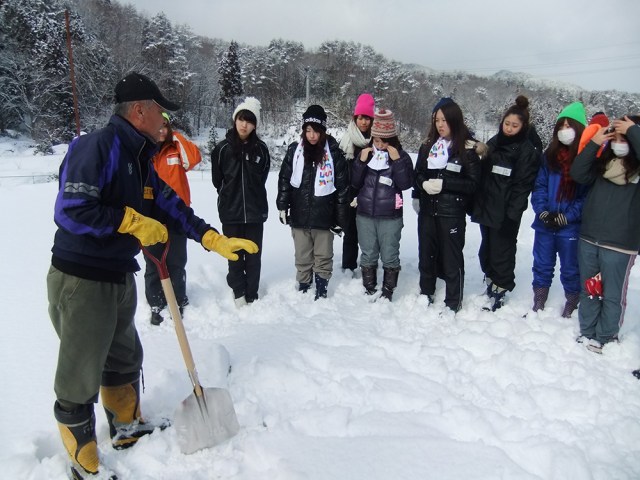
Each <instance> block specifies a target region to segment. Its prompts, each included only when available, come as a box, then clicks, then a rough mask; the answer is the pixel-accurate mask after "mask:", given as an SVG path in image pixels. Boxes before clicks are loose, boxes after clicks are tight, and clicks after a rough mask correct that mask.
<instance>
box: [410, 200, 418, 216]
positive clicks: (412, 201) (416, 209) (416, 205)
mask: <svg viewBox="0 0 640 480" xmlns="http://www.w3.org/2000/svg"><path fill="white" fill-rule="evenodd" d="M411 205H412V206H413V209H414V210H415V211H416V213H420V199H419V198H412V199H411Z"/></svg>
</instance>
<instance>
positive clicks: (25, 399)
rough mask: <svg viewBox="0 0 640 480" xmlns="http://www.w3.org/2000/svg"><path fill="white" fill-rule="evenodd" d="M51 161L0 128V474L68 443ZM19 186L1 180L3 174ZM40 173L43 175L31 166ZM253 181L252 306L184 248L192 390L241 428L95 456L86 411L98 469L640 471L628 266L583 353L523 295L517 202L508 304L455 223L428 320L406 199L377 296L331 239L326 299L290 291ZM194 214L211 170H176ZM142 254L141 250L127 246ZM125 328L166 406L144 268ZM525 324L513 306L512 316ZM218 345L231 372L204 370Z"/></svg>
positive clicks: (40, 460)
mask: <svg viewBox="0 0 640 480" xmlns="http://www.w3.org/2000/svg"><path fill="white" fill-rule="evenodd" d="M64 150H65V149H64V147H59V149H58V150H57V151H56V155H53V156H48V157H42V156H37V157H34V156H32V155H31V151H30V150H29V149H25V148H24V144H22V143H21V142H16V141H10V140H8V139H6V138H2V139H0V177H1V178H0V205H3V208H1V209H0V224H2V226H3V227H2V231H3V233H2V235H0V252H2V253H1V254H0V257H1V258H2V263H1V265H2V268H3V272H4V274H3V275H0V291H2V296H1V298H2V311H3V315H2V316H3V318H4V321H3V328H2V335H1V336H0V368H1V371H2V380H1V382H2V388H1V390H2V406H1V408H0V441H1V444H2V445H4V447H3V449H2V451H1V453H0V471H1V472H2V473H0V477H2V478H10V479H12V480H13V479H31V480H41V479H63V478H66V476H65V468H66V454H65V453H64V451H63V447H62V444H61V442H60V439H59V434H58V431H57V426H56V423H55V421H54V418H53V412H52V406H53V401H54V394H53V375H54V371H55V365H56V358H57V349H58V341H57V337H56V335H55V332H54V330H53V327H52V326H51V324H50V321H49V318H48V315H47V295H46V287H45V276H46V272H47V270H48V268H49V263H50V248H51V243H52V238H53V233H54V231H55V226H54V223H53V220H52V216H53V203H54V198H55V195H56V192H57V184H56V183H55V182H44V181H43V180H44V179H46V178H47V176H48V175H49V174H51V173H55V172H56V171H57V166H58V164H59V163H60V160H61V159H62V155H63V153H64ZM16 175H19V176H23V177H21V178H6V177H8V176H16ZM40 175H42V176H40ZM276 179H277V173H276V172H272V174H271V176H270V179H269V182H268V188H269V198H270V200H271V202H272V203H271V209H272V210H271V212H272V215H271V218H270V219H269V221H268V222H267V224H266V228H265V241H264V253H263V275H262V283H261V292H260V295H261V298H260V300H259V301H258V302H256V303H254V304H252V305H249V306H247V307H244V308H241V309H236V308H235V306H234V303H233V300H232V295H231V293H230V290H229V289H228V287H227V285H226V283H225V275H226V271H227V265H226V261H225V260H224V259H222V258H221V257H219V256H217V255H216V254H213V253H208V252H206V251H205V250H204V249H203V248H202V247H201V246H199V245H198V244H195V243H194V242H191V244H190V247H189V264H188V267H187V268H188V293H189V297H190V300H191V305H190V306H189V307H188V308H187V309H186V311H185V318H184V321H185V326H186V329H187V335H188V337H189V340H190V342H191V347H192V349H193V353H194V356H195V360H196V365H197V367H198V371H199V374H200V380H201V383H202V385H203V386H205V387H214V386H223V387H228V388H229V390H230V393H231V396H232V397H233V402H234V405H235V408H236V411H237V414H238V419H239V421H240V424H241V430H240V433H239V434H238V435H237V436H236V437H234V438H233V439H231V440H230V441H229V442H227V443H225V444H222V445H220V446H217V447H215V448H211V449H208V450H204V451H200V452H197V453H195V454H192V455H183V454H182V453H181V452H180V450H179V447H178V443H177V438H176V434H175V430H174V429H172V428H169V429H167V430H165V431H163V432H159V433H154V434H153V435H151V436H149V437H146V438H143V439H142V440H140V442H139V443H138V445H136V446H135V447H134V448H132V449H130V450H126V451H120V452H117V451H115V450H112V449H111V447H110V443H109V439H108V429H107V425H106V420H105V417H104V415H103V413H102V409H101V407H100V406H99V405H98V406H97V410H96V413H97V433H98V440H99V449H100V454H101V457H102V461H103V463H104V464H105V465H107V466H109V467H110V468H112V469H113V470H114V471H116V472H117V473H118V475H119V478H121V479H136V480H141V479H166V480H173V479H243V480H244V479H246V480H249V479H251V480H254V479H278V480H285V479H286V480H307V479H310V480H325V479H345V480H346V479H349V480H359V479H363V480H364V479H366V480H378V479H379V480H388V479H429V478H434V479H436V478H437V479H439V480H450V479H509V480H511V479H527V480H534V479H554V480H582V479H598V480H615V479H618V480H623V479H638V478H640V421H639V418H640V382H639V381H638V380H636V379H635V378H634V377H633V376H632V375H631V373H630V372H631V370H633V369H635V368H638V367H639V366H640V323H639V322H638V314H639V313H640V301H639V300H638V298H639V296H638V290H639V289H640V278H639V277H640V273H638V270H635V271H634V272H632V278H631V285H630V289H629V305H628V310H627V317H626V318H627V321H626V323H625V324H624V326H623V328H622V331H621V334H622V341H621V343H620V344H617V345H616V344H613V345H607V346H606V347H605V348H604V351H603V355H597V354H594V353H591V352H589V351H587V350H586V349H584V348H583V347H582V346H580V345H579V344H577V343H575V341H574V338H575V337H576V334H577V333H578V330H577V312H576V313H574V318H572V319H570V320H567V319H563V318H561V317H560V311H561V308H562V305H563V301H564V299H563V294H562V288H561V286H560V285H559V281H556V283H555V284H554V286H553V288H552V292H551V295H550V299H549V302H548V306H547V309H546V310H545V311H543V312H539V313H537V314H536V313H533V312H531V311H529V308H530V305H531V299H532V294H531V286H530V284H531V244H532V237H533V236H532V230H531V229H530V228H529V225H530V224H531V212H530V211H528V212H527V213H526V215H525V218H524V219H523V222H522V227H521V230H520V236H519V244H518V245H519V249H518V266H517V279H516V281H517V283H518V286H517V287H516V289H515V291H514V292H513V293H512V294H511V295H509V297H508V302H507V304H506V306H505V307H504V308H503V309H501V310H499V311H498V312H496V313H489V312H484V311H482V310H481V308H480V307H481V304H482V303H483V298H482V292H483V289H484V287H483V284H482V273H481V272H480V269H479V266H478V262H477V257H476V252H477V249H478V245H479V239H480V236H479V232H478V227H477V225H475V224H471V223H470V224H469V225H468V228H467V246H466V249H465V253H466V262H467V264H466V271H467V278H466V286H465V301H464V308H463V309H462V311H461V312H459V313H458V314H457V315H456V316H455V317H454V316H452V315H451V314H450V313H448V312H444V313H443V309H444V304H443V303H442V301H443V296H444V292H443V285H441V284H439V289H438V291H437V293H436V303H435V305H433V306H430V307H427V304H426V302H425V298H422V297H420V296H419V295H418V274H417V238H416V217H415V214H414V212H413V210H411V208H406V209H405V228H404V230H403V238H402V245H401V258H402V268H403V269H402V272H401V275H400V280H399V286H398V289H397V291H396V294H395V296H394V302H393V303H388V302H384V301H380V302H377V303H370V301H369V299H368V297H365V296H364V295H363V294H362V292H363V290H362V287H361V284H360V280H358V279H352V278H351V277H350V275H346V274H344V273H342V272H341V271H340V263H339V258H340V253H341V242H340V240H339V239H336V242H335V259H334V267H335V270H334V276H333V278H332V279H331V281H330V284H329V298H328V299H327V300H322V301H318V302H314V301H313V296H312V295H302V294H300V293H298V292H297V291H296V290H295V281H294V278H295V277H294V276H295V269H294V261H293V242H292V240H291V236H290V232H289V229H288V228H287V227H284V226H282V225H281V224H280V223H279V222H278V220H277V218H276V217H277V216H276V215H275V214H274V211H275V205H274V203H275V201H274V199H275V192H276ZM190 180H191V185H192V191H193V200H194V208H195V210H196V212H198V214H199V215H200V216H202V217H204V218H205V219H207V220H208V221H209V222H210V223H212V224H213V225H214V226H219V222H218V219H217V211H216V207H215V205H216V194H215V191H214V189H213V187H212V185H211V183H210V179H209V173H208V172H206V171H205V172H192V173H191V174H190ZM139 261H140V262H141V264H142V263H143V262H142V259H141V258H139ZM137 281H138V287H139V295H138V297H139V308H138V313H137V316H136V322H137V325H138V329H139V332H140V335H141V337H142V342H143V345H144V347H145V363H144V378H145V385H146V389H145V391H144V394H143V396H142V409H143V414H144V415H145V416H147V417H162V416H164V417H169V418H171V417H173V412H174V409H175V408H176V406H177V405H178V404H179V403H180V402H181V400H182V399H184V398H185V397H186V396H188V395H189V394H190V393H191V386H190V382H189V379H188V377H187V374H186V370H185V367H184V363H183V361H182V357H181V355H180V351H179V347H178V343H177V340H176V336H175V332H174V330H173V323H172V322H171V321H170V320H167V321H165V322H164V323H163V324H162V325H160V326H159V327H154V326H152V325H150V324H149V311H148V307H147V305H146V304H145V301H144V295H143V288H144V283H143V275H142V274H139V275H138V276H137ZM525 314H527V315H526V317H524V318H523V315H525ZM222 348H226V349H227V350H228V352H229V354H230V358H231V362H232V364H233V370H232V373H231V375H230V376H229V377H228V378H225V377H224V375H222V374H221V367H220V365H219V364H218V362H217V359H218V358H219V353H220V350H221V349H222Z"/></svg>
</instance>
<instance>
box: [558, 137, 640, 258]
mask: <svg viewBox="0 0 640 480" xmlns="http://www.w3.org/2000/svg"><path fill="white" fill-rule="evenodd" d="M626 137H627V140H628V141H629V143H630V144H631V145H632V146H633V149H634V150H635V151H636V152H640V126H638V125H633V126H632V127H629V129H628V130H627V134H626ZM599 148H600V147H599V146H598V144H596V143H595V142H589V143H588V144H587V145H586V146H585V148H584V150H582V152H581V153H579V154H578V156H577V157H576V158H575V159H574V161H573V165H572V166H571V176H572V177H573V179H574V180H575V181H576V182H578V183H581V184H584V185H590V186H591V188H590V190H589V193H587V198H586V200H585V202H584V207H583V209H582V225H581V227H580V237H581V238H583V239H584V240H586V241H588V242H591V243H593V244H596V245H599V246H602V247H610V248H613V249H617V250H625V251H630V252H638V250H640V182H638V181H637V177H636V180H635V182H636V183H629V184H626V185H618V184H616V183H614V182H612V181H610V180H607V179H606V178H604V176H602V175H599V174H598V173H597V172H596V170H595V169H594V163H595V161H596V158H597V154H598V149H599Z"/></svg>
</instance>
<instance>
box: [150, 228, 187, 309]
mask: <svg viewBox="0 0 640 480" xmlns="http://www.w3.org/2000/svg"><path fill="white" fill-rule="evenodd" d="M169 241H170V244H169V252H167V269H168V270H169V277H170V278H171V285H173V291H174V292H175V294H176V300H177V301H178V305H180V306H185V305H187V304H188V303H189V299H188V298H187V271H186V270H185V267H186V266H187V237H185V236H184V235H182V234H180V233H177V232H172V231H171V230H169ZM164 247H165V245H164V244H162V243H158V244H156V245H150V246H148V247H146V248H147V250H149V252H151V254H152V255H153V256H154V257H156V258H160V257H162V253H163V251H164ZM144 260H145V263H146V267H145V271H144V294H145V297H146V298H147V302H148V303H149V306H150V307H151V308H152V309H153V310H156V311H158V312H159V311H160V310H162V309H163V308H165V307H166V306H167V299H166V298H165V297H164V291H163V290H162V284H161V283H160V275H159V274H158V267H156V265H155V263H153V262H152V261H151V260H149V259H148V258H147V257H146V256H145V257H144Z"/></svg>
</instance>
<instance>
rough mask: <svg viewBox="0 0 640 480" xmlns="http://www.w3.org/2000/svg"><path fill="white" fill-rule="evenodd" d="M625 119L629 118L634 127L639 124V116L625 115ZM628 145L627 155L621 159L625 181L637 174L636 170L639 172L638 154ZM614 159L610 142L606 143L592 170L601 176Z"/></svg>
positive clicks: (639, 160)
mask: <svg viewBox="0 0 640 480" xmlns="http://www.w3.org/2000/svg"><path fill="white" fill-rule="evenodd" d="M627 118H629V120H631V121H632V122H633V123H635V124H636V125H637V124H640V115H627ZM620 120H624V117H622V118H621V119H620ZM623 136H624V137H625V139H626V138H627V136H626V135H623ZM627 142H628V141H627ZM628 143H629V153H628V154H627V155H626V156H625V157H624V158H622V164H623V166H624V169H625V178H626V179H627V181H628V180H629V178H631V177H632V176H633V175H635V174H636V173H638V170H640V159H639V158H638V156H639V155H640V152H636V151H635V149H634V148H633V145H632V144H631V142H628ZM614 158H616V154H615V153H613V149H612V148H611V142H608V143H607V145H606V146H605V147H604V150H603V151H602V154H601V155H600V157H598V158H596V162H595V165H594V168H595V169H596V171H597V172H598V174H599V175H602V174H603V173H604V171H605V170H606V168H607V164H608V163H609V161H611V160H613V159H614Z"/></svg>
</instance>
